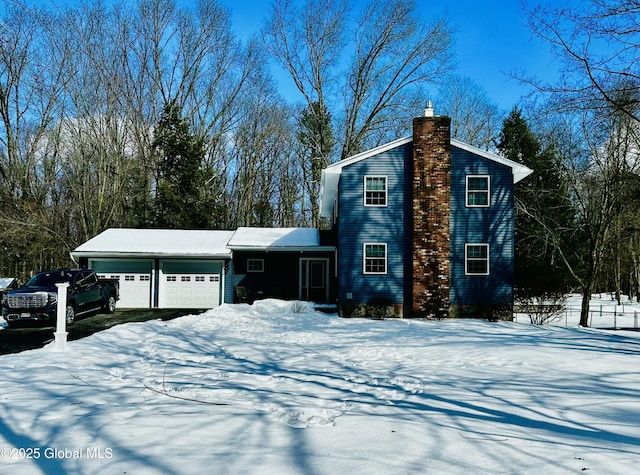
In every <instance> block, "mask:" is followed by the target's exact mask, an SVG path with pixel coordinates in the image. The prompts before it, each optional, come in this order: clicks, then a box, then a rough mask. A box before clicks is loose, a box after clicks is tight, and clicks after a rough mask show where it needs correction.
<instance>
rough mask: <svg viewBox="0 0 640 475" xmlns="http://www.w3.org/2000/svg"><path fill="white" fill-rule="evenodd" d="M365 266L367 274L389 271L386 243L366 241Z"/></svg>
mask: <svg viewBox="0 0 640 475" xmlns="http://www.w3.org/2000/svg"><path fill="white" fill-rule="evenodd" d="M363 261H364V262H363V267H364V273H365V274H386V273H387V245H386V243H365V244H364V259H363Z"/></svg>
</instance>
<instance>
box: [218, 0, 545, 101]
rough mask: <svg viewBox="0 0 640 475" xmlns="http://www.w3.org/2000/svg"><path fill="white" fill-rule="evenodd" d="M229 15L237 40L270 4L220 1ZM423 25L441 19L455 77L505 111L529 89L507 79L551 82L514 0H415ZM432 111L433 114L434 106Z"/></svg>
mask: <svg viewBox="0 0 640 475" xmlns="http://www.w3.org/2000/svg"><path fill="white" fill-rule="evenodd" d="M220 1H221V3H222V4H223V5H224V6H226V7H227V8H228V9H229V10H230V11H231V13H232V22H233V25H234V28H235V29H236V32H237V34H238V35H240V36H242V35H243V34H245V35H250V34H251V33H253V32H256V31H257V30H258V29H259V28H260V27H261V25H262V23H263V19H264V17H265V15H266V13H267V10H268V7H269V5H270V3H271V2H270V0H220ZM416 3H417V4H418V9H419V12H420V15H421V16H422V17H423V18H425V20H429V19H432V18H434V17H435V16H437V15H439V14H445V15H446V17H447V18H448V20H449V22H450V24H451V25H452V26H453V27H454V28H455V29H456V34H455V42H456V46H455V51H456V56H457V63H458V69H457V73H458V74H460V75H462V76H468V77H470V78H471V79H472V80H473V81H474V82H476V83H477V84H479V85H480V86H482V87H483V88H484V90H485V91H486V92H487V95H488V96H489V98H490V99H491V100H492V101H493V102H495V103H496V104H498V106H499V107H501V108H502V109H504V110H506V111H509V110H511V109H512V108H513V106H514V105H516V104H517V103H518V101H519V99H520V98H521V97H522V96H523V95H525V94H526V93H527V92H528V91H529V89H528V88H527V87H526V86H523V85H521V84H519V82H518V81H516V80H514V79H510V78H509V73H512V72H515V71H525V72H526V73H527V74H530V75H535V76H538V77H541V78H553V77H554V75H555V67H554V66H553V65H552V59H553V57H552V56H551V54H550V51H549V48H548V46H547V45H545V44H543V43H542V42H541V41H540V40H538V39H537V38H534V37H532V35H531V33H530V31H529V29H528V28H527V26H526V24H525V17H524V15H523V13H522V11H521V9H520V4H519V1H518V0H458V1H456V2H451V0H416ZM435 106H436V110H437V104H436V105H435Z"/></svg>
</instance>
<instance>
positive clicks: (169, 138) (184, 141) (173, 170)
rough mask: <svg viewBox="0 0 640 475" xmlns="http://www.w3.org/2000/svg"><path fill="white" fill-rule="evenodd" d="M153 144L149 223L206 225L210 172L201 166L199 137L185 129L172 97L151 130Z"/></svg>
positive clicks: (210, 211)
mask: <svg viewBox="0 0 640 475" xmlns="http://www.w3.org/2000/svg"><path fill="white" fill-rule="evenodd" d="M153 147H154V150H155V152H156V153H157V154H158V158H159V161H158V169H157V179H156V190H155V191H156V192H155V198H154V200H153V210H154V212H153V223H152V226H153V227H158V228H183V229H195V228H209V227H211V225H212V219H213V216H214V203H213V202H212V201H213V199H212V198H208V197H209V196H210V193H207V192H206V191H207V190H206V188H207V186H210V183H211V182H212V180H213V173H212V172H211V171H208V170H207V169H206V167H205V161H204V158H205V157H204V144H203V141H202V139H200V138H197V137H195V136H194V135H192V134H191V132H190V131H189V125H188V124H187V122H186V120H185V119H183V118H182V117H181V116H180V109H179V107H178V106H177V104H176V102H175V101H172V102H170V103H168V104H166V105H165V108H164V111H163V114H162V117H161V118H160V121H159V122H158V126H157V128H156V130H155V134H154V141H153Z"/></svg>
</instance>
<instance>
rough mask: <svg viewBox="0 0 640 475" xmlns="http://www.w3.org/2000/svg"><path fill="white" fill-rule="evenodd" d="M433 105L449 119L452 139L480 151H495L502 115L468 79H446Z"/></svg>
mask: <svg viewBox="0 0 640 475" xmlns="http://www.w3.org/2000/svg"><path fill="white" fill-rule="evenodd" d="M436 104H437V106H438V110H439V112H441V113H443V114H445V115H448V116H449V117H451V135H452V136H453V137H454V138H456V139H458V140H461V141H462V142H465V143H468V144H469V145H473V146H475V147H478V148H481V149H484V150H491V149H492V148H494V147H495V145H496V144H495V142H496V139H497V137H498V135H499V134H500V128H501V124H502V121H503V119H504V114H503V113H501V112H500V109H499V107H498V106H497V105H496V104H495V103H493V102H492V101H491V100H490V99H489V98H488V97H487V94H486V92H485V91H484V90H483V89H482V87H481V86H479V85H478V84H476V83H475V82H473V80H472V79H470V78H468V77H461V76H449V77H448V78H447V80H446V81H444V84H443V85H442V86H441V87H440V88H439V89H438V96H437V98H436Z"/></svg>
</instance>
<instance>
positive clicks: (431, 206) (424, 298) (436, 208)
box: [411, 104, 451, 318]
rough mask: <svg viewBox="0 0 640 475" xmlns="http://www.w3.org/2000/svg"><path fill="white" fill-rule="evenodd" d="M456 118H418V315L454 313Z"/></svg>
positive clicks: (427, 112) (414, 255)
mask: <svg viewBox="0 0 640 475" xmlns="http://www.w3.org/2000/svg"><path fill="white" fill-rule="evenodd" d="M450 129H451V119H450V118H449V117H438V116H434V115H433V109H432V108H431V105H430V104H428V106H427V109H426V110H425V117H417V118H415V119H413V184H412V193H413V196H412V198H413V233H412V239H411V246H412V258H413V292H412V300H413V308H412V311H413V315H414V316H431V317H436V318H445V317H448V316H449V246H450V232H449V227H450V226H449V221H450V217H449V216H450V214H449V210H450V203H451V199H450V189H449V186H450V169H451V141H450Z"/></svg>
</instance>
